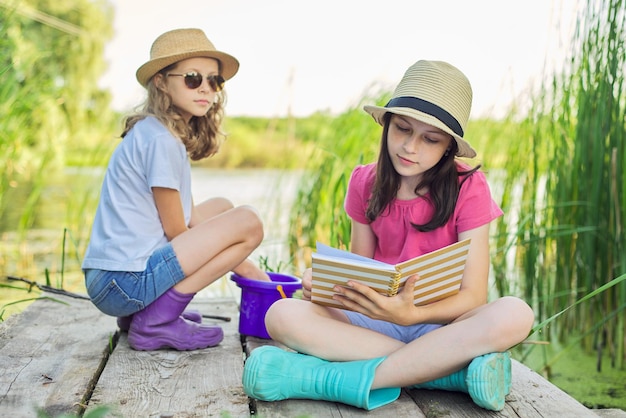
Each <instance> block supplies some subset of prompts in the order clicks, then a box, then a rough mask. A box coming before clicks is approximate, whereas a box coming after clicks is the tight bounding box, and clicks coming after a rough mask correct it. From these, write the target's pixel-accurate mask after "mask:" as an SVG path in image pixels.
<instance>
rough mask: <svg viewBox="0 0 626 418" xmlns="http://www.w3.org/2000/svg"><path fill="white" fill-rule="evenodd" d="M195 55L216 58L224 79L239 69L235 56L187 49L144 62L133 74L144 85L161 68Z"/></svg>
mask: <svg viewBox="0 0 626 418" xmlns="http://www.w3.org/2000/svg"><path fill="white" fill-rule="evenodd" d="M196 57H203V58H214V59H216V60H218V61H219V62H220V75H221V76H222V77H224V79H225V80H229V79H231V78H232V77H233V76H234V75H235V74H237V71H239V61H238V60H237V58H235V57H233V56H232V55H229V54H227V53H225V52H221V51H215V50H210V51H189V52H183V53H180V54H174V55H168V56H166V57H160V58H157V59H154V60H150V61H148V62H146V63H145V64H143V65H142V66H141V67H139V69H138V70H137V73H136V74H135V75H136V77H137V81H139V84H141V85H142V86H144V87H146V86H147V85H148V81H149V80H150V78H152V76H154V75H155V74H156V73H158V72H159V71H161V70H162V69H163V68H165V67H167V66H170V65H172V64H174V63H176V62H178V61H182V60H184V59H188V58H196Z"/></svg>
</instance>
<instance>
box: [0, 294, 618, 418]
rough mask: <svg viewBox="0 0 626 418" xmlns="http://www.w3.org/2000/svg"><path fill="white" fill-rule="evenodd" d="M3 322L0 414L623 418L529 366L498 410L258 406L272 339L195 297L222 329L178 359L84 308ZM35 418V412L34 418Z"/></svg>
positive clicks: (455, 403) (65, 302)
mask: <svg viewBox="0 0 626 418" xmlns="http://www.w3.org/2000/svg"><path fill="white" fill-rule="evenodd" d="M46 296H48V297H50V298H53V299H55V300H51V299H48V300H45V299H44V300H38V301H36V302H34V303H33V304H31V305H30V306H29V307H28V308H27V309H26V310H25V311H24V312H23V313H21V314H19V315H14V316H12V317H10V318H9V319H8V320H7V321H6V322H4V323H0V416H2V417H12V418H19V417H37V416H38V415H37V413H38V412H42V413H43V414H45V415H43V416H46V417H57V416H59V415H63V414H73V415H75V416H82V415H83V414H85V415H88V414H89V413H90V412H93V411H94V410H95V409H96V408H98V407H103V406H104V407H107V408H109V411H110V412H109V414H108V415H107V416H110V417H133V418H134V417H161V418H166V417H167V418H170V417H173V418H183V417H184V418H189V417H250V416H258V417H261V418H262V417H272V418H274V417H342V418H346V417H364V416H367V417H385V418H388V417H409V416H410V417H424V418H426V417H439V418H442V417H452V418H457V417H467V418H473V417H523V418H533V417H549V418H553V417H559V418H569V417H576V418H585V417H590V418H597V417H598V416H604V417H609V416H610V417H622V418H623V417H626V412H624V411H619V410H604V411H598V410H590V409H587V408H585V407H584V406H583V405H582V404H581V403H579V402H578V401H576V400H575V399H573V398H572V397H570V396H569V395H567V394H566V393H565V392H563V391H561V390H559V389H558V388H557V387H556V386H554V385H552V384H551V383H549V382H548V381H547V380H545V379H543V378H542V377H541V376H540V375H538V374H537V373H535V372H533V371H532V370H530V369H529V368H527V367H526V366H524V365H522V364H520V363H518V362H515V361H514V363H513V388H512V391H511V394H509V396H508V397H507V403H506V407H505V409H504V410H503V411H501V412H492V411H487V410H484V409H481V408H479V407H477V406H476V405H474V404H473V402H472V401H471V399H470V398H469V396H467V395H465V394H462V393H453V392H444V391H431V390H403V392H402V394H401V396H400V398H399V399H398V400H397V401H396V402H393V403H392V404H389V405H386V406H384V407H381V408H378V409H375V410H373V411H369V412H368V411H364V410H361V409H358V408H354V407H351V406H347V405H343V404H339V403H332V402H324V401H309V400H287V401H281V402H261V401H255V400H251V399H249V398H248V397H247V396H246V395H245V393H244V392H243V388H242V385H241V378H242V372H243V364H244V361H245V358H246V355H247V354H248V353H249V352H250V351H251V350H253V349H254V348H255V347H258V346H260V345H264V344H273V342H272V341H271V340H263V339H257V338H253V337H243V336H240V334H239V332H238V315H239V314H238V307H237V303H236V301H235V300H233V299H217V300H215V299H211V300H208V299H207V300H194V301H193V302H192V304H193V306H194V308H196V309H198V310H200V311H201V312H202V313H203V314H205V315H214V316H221V317H226V318H229V319H230V321H226V320H219V319H205V322H207V321H210V322H215V323H217V324H219V325H221V326H222V327H223V328H224V334H225V337H224V341H223V342H222V343H221V344H220V345H219V346H217V347H213V348H208V349H204V350H197V351H188V352H178V351H173V350H159V351H153V352H141V351H134V350H132V349H131V348H130V347H129V346H128V343H127V340H126V333H120V332H119V331H118V329H117V326H116V323H115V319H114V318H112V317H109V316H106V315H104V314H102V313H100V312H99V311H98V310H97V309H96V308H95V307H93V305H92V304H91V302H89V301H87V300H82V299H73V298H69V297H66V296H59V295H52V294H49V295H48V294H46ZM39 416H42V415H39Z"/></svg>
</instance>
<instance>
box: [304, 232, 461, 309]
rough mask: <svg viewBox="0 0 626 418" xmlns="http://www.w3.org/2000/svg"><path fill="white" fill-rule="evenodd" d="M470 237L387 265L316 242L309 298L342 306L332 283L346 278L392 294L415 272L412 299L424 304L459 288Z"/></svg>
mask: <svg viewBox="0 0 626 418" xmlns="http://www.w3.org/2000/svg"><path fill="white" fill-rule="evenodd" d="M469 245H470V240H469V239H466V240H463V241H459V242H457V243H454V244H451V245H449V246H447V247H443V248H440V249H438V250H435V251H433V252H431V253H428V254H424V255H421V256H419V257H416V258H413V259H411V260H408V261H404V262H402V263H399V264H396V265H391V264H387V263H383V262H381V261H377V260H373V259H371V258H367V257H363V256H360V255H358V254H353V253H351V252H349V251H344V250H339V249H336V248H333V247H329V246H327V245H324V244H321V243H319V242H318V243H317V252H316V253H313V255H312V267H313V282H312V291H311V301H312V302H315V303H318V304H320V305H326V306H333V307H339V308H344V309H345V307H344V306H343V305H342V304H341V303H339V302H337V301H335V300H333V298H332V296H333V294H335V292H334V291H333V287H334V286H335V285H340V286H346V282H347V281H348V280H350V279H352V280H354V281H356V282H359V283H363V284H365V285H367V286H369V287H371V288H372V289H374V290H376V291H378V292H379V293H381V294H383V295H387V296H394V295H395V294H397V293H398V291H399V290H400V289H401V288H402V287H403V286H404V283H405V282H406V279H408V278H409V277H410V276H412V275H413V274H416V273H418V274H419V275H420V279H419V280H418V281H417V283H416V284H415V290H414V296H413V299H414V302H415V304H416V305H426V304H429V303H432V302H436V301H438V300H441V299H444V298H447V297H448V296H452V295H454V294H456V293H458V292H459V288H460V287H461V279H462V278H463V270H464V269H465V261H466V259H467V253H468V252H469Z"/></svg>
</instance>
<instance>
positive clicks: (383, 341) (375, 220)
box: [243, 61, 534, 411]
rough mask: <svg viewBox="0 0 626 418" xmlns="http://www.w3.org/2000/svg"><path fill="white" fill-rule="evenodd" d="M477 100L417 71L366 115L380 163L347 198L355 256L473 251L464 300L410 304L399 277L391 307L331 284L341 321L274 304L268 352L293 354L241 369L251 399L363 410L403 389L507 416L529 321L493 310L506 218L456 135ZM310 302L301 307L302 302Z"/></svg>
mask: <svg viewBox="0 0 626 418" xmlns="http://www.w3.org/2000/svg"><path fill="white" fill-rule="evenodd" d="M471 102H472V90H471V86H470V84H469V81H468V80H467V78H466V77H465V75H463V73H461V72H460V71H459V70H458V69H457V68H455V67H453V66H451V65H450V64H447V63H445V62H440V61H418V62H417V63H415V64H414V65H412V66H411V67H410V68H409V69H408V70H407V71H406V73H405V75H404V77H403V78H402V80H401V81H400V83H399V84H398V86H397V88H396V90H395V91H394V94H393V97H392V99H391V100H390V101H389V103H387V105H386V106H384V107H379V106H365V111H367V112H368V113H369V114H370V115H372V117H373V118H374V119H375V120H376V121H377V122H378V123H379V124H380V125H382V126H383V134H382V140H381V147H380V153H379V157H378V161H377V162H376V163H375V164H370V165H365V166H359V167H357V168H355V170H354V171H353V173H352V177H351V179H350V183H349V186H348V192H347V195H346V200H345V210H346V213H347V214H348V215H349V216H350V217H351V219H352V236H351V248H350V249H351V251H352V252H354V253H356V254H359V255H362V256H366V257H370V258H374V259H376V260H381V261H384V262H387V263H391V264H396V263H399V262H402V261H406V260H409V259H411V258H413V257H417V256H419V255H422V254H425V253H428V252H431V251H433V250H436V249H439V248H442V247H444V246H447V245H450V244H452V243H455V242H458V241H461V240H465V239H468V238H469V239H471V244H470V250H469V253H468V257H467V261H466V265H465V269H464V272H463V278H462V283H461V289H460V291H459V292H458V293H456V294H454V295H452V296H448V297H447V298H444V299H441V300H438V301H436V302H433V303H430V304H428V305H424V306H416V305H414V301H413V288H414V287H415V284H416V281H417V280H418V279H419V276H418V275H414V276H412V277H410V278H409V279H407V281H406V283H405V286H404V289H403V290H402V291H400V292H399V293H398V295H396V296H393V297H387V296H383V295H380V294H379V293H377V292H376V291H375V290H374V289H372V288H370V287H367V286H365V285H363V284H361V283H359V279H358V273H355V278H354V280H350V281H348V283H347V286H346V287H342V286H335V287H334V289H333V290H334V291H335V292H336V294H335V295H334V296H333V298H334V299H335V300H336V301H338V302H339V303H340V304H342V305H343V306H345V307H346V308H347V309H345V310H342V309H337V308H331V307H326V306H322V305H319V304H316V303H311V302H310V298H311V270H310V269H309V270H307V271H306V272H305V274H304V277H303V282H302V285H303V289H304V292H303V293H304V298H303V299H305V300H297V299H283V300H279V301H278V302H276V303H275V304H273V305H272V307H271V308H270V309H269V310H268V312H267V315H266V317H265V323H266V326H267V330H268V333H269V334H270V336H271V337H272V339H273V340H275V341H278V342H280V343H282V344H284V345H286V346H287V347H289V348H291V349H293V350H295V351H296V352H297V353H294V352H290V351H286V350H281V349H280V348H277V347H273V346H272V347H270V346H266V347H260V348H257V349H256V350H254V351H253V352H252V353H251V355H250V357H249V358H248V359H247V360H246V363H245V367H244V374H243V385H244V390H245V391H246V393H247V394H248V395H250V396H252V397H254V398H257V399H261V400H265V401H276V400H281V399H287V398H304V399H324V400H330V401H339V402H343V403H346V404H349V405H354V406H357V407H360V408H364V409H373V408H377V407H379V406H382V405H385V404H387V403H389V402H393V401H394V400H395V399H397V398H398V396H399V395H400V388H402V387H405V386H406V387H415V388H428V389H445V390H453V391H463V392H466V393H468V394H469V395H470V396H471V398H472V400H473V401H474V402H475V403H476V404H477V405H479V406H481V407H483V408H485V409H490V410H496V411H497V410H501V409H502V408H503V407H504V404H505V396H506V395H507V394H508V393H509V391H510V389H511V362H510V358H509V354H508V353H507V350H508V349H509V348H511V347H512V346H514V345H515V344H518V343H519V342H521V341H522V340H524V338H526V337H527V336H528V333H529V331H530V329H531V327H532V324H533V320H534V315H533V311H532V309H531V308H530V307H529V306H528V305H527V304H526V303H525V302H524V301H522V300H521V299H519V298H515V297H503V298H500V299H498V300H495V301H493V302H491V303H487V282H488V272H489V225H490V223H491V222H492V221H493V220H494V219H496V218H497V217H499V216H500V215H501V214H502V211H501V210H500V208H499V207H498V206H497V205H496V203H495V202H494V201H493V199H492V197H491V193H490V191H489V186H488V184H487V182H486V180H485V176H484V174H483V173H481V172H480V171H478V168H477V167H474V168H472V167H470V166H468V165H467V164H464V163H461V162H460V161H457V160H456V158H455V157H469V158H472V157H474V156H475V155H476V153H475V151H474V150H473V149H472V147H471V146H470V145H469V143H468V142H467V141H465V139H464V138H463V137H464V130H465V126H466V124H467V121H468V118H469V114H470V108H471ZM307 299H308V300H307Z"/></svg>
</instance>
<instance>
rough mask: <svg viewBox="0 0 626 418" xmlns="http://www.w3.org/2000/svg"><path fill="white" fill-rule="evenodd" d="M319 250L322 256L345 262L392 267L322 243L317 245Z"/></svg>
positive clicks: (318, 252)
mask: <svg viewBox="0 0 626 418" xmlns="http://www.w3.org/2000/svg"><path fill="white" fill-rule="evenodd" d="M315 247H316V249H317V254H322V255H325V256H329V257H335V258H339V259H345V260H355V261H358V262H360V263H366V264H372V265H375V266H390V267H391V265H390V264H387V263H383V262H382V261H378V260H374V259H373V258H369V257H364V256H362V255H359V254H355V253H352V252H350V251H346V250H340V249H339V248H334V247H331V246H329V245H325V244H322V243H321V242H317V243H316V244H315Z"/></svg>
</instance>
